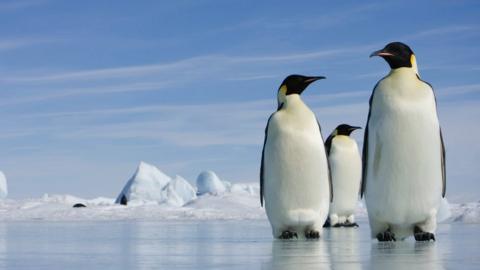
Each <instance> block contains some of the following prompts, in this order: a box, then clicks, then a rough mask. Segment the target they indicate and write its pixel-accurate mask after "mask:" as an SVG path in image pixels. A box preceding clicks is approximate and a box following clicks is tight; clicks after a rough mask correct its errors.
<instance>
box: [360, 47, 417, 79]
mask: <svg viewBox="0 0 480 270" xmlns="http://www.w3.org/2000/svg"><path fill="white" fill-rule="evenodd" d="M373 56H380V57H382V58H383V59H385V61H387V63H388V65H390V68H391V69H397V68H401V67H407V68H414V69H415V71H416V72H417V62H416V59H415V54H414V53H413V51H412V49H410V47H408V45H406V44H404V43H402V42H392V43H389V44H387V46H385V48H383V49H381V50H378V51H375V52H373V53H372V54H370V57H373ZM417 73H418V72H417Z"/></svg>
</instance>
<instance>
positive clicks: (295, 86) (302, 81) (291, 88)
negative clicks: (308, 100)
mask: <svg viewBox="0 0 480 270" xmlns="http://www.w3.org/2000/svg"><path fill="white" fill-rule="evenodd" d="M320 79H326V77H323V76H303V75H295V74H294V75H289V76H288V77H287V78H285V80H283V82H282V84H281V85H280V87H279V88H278V94H277V97H278V108H280V107H281V105H282V104H283V103H285V101H286V97H287V96H289V95H294V94H297V95H300V94H302V92H303V91H304V90H305V89H306V88H307V87H308V85H310V84H311V83H313V82H314V81H317V80H320Z"/></svg>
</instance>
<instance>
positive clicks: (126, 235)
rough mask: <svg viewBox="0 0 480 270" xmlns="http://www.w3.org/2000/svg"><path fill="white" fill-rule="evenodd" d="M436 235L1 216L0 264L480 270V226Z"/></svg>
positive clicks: (453, 227) (364, 228)
mask: <svg viewBox="0 0 480 270" xmlns="http://www.w3.org/2000/svg"><path fill="white" fill-rule="evenodd" d="M437 240H438V241H437V242H435V243H414V242H413V241H406V242H397V243H391V244H379V243H376V242H375V241H371V240H370V239H369V237H368V225H367V224H366V223H365V222H361V223H360V228H358V229H353V228H349V229H345V228H343V229H330V230H326V231H325V234H324V237H323V239H321V240H319V241H278V240H272V237H271V233H270V227H269V225H268V222H267V221H266V220H265V219H261V220H242V221H238V220H235V221H234V220H223V221H218V220H217V221H135V220H123V221H111V220H110V221H82V222H78V221H77V222H65V221H57V222H50V221H48V222H38V221H16V222H0V269H248V270H254V269H280V270H281V269H293V270H303V269H409V270H412V269H429V270H432V269H433V270H435V269H480V258H479V256H478V248H479V247H480V226H478V225H475V224H465V223H459V222H456V223H451V224H440V226H439V230H438V234H437Z"/></svg>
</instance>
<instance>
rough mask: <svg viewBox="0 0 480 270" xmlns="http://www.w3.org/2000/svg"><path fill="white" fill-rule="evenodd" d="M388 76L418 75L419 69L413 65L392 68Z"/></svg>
mask: <svg viewBox="0 0 480 270" xmlns="http://www.w3.org/2000/svg"><path fill="white" fill-rule="evenodd" d="M388 76H407V77H417V76H418V73H417V70H416V69H415V68H413V67H401V68H395V69H391V70H390V73H389V74H388Z"/></svg>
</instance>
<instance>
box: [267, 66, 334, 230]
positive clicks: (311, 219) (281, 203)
mask: <svg viewBox="0 0 480 270" xmlns="http://www.w3.org/2000/svg"><path fill="white" fill-rule="evenodd" d="M320 79H325V77H322V76H316V77H309V76H302V75H290V76H288V77H287V78H286V79H285V80H284V81H283V82H282V84H281V85H280V88H279V89H278V93H277V100H278V108H277V111H276V112H274V113H273V114H272V115H271V116H270V118H269V119H268V123H267V127H266V129H265V141H264V145H263V151H262V163H261V167H260V202H261V204H262V206H263V200H264V199H265V210H266V213H267V216H268V220H269V221H270V225H271V226H272V233H273V236H274V237H275V238H280V239H291V238H294V237H295V238H299V237H300V238H303V237H305V238H310V239H312V238H313V239H316V238H319V237H320V236H321V233H322V227H323V223H324V222H325V220H326V218H327V215H328V207H329V202H330V198H331V197H332V192H331V183H330V174H329V168H328V161H327V156H326V153H325V147H324V144H323V138H322V134H321V130H320V125H319V123H318V121H317V119H316V117H315V114H314V113H313V112H312V111H311V110H310V108H309V107H308V106H307V105H306V104H305V103H304V102H303V101H302V98H301V97H300V95H301V94H302V92H303V91H304V90H305V88H307V86H308V85H309V84H311V83H312V82H314V81H316V80H320Z"/></svg>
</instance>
